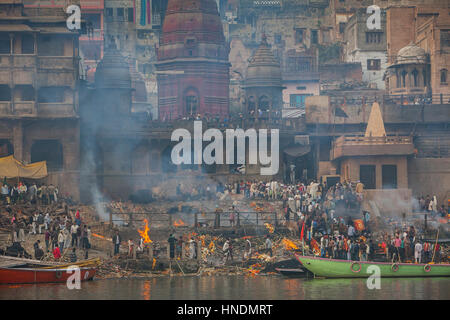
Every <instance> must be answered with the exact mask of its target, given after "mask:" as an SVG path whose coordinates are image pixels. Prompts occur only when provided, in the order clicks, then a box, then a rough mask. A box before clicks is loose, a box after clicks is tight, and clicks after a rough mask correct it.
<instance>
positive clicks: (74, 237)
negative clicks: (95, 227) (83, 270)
mask: <svg viewBox="0 0 450 320" xmlns="http://www.w3.org/2000/svg"><path fill="white" fill-rule="evenodd" d="M77 231H78V225H77V224H76V223H74V224H73V225H72V227H70V233H71V234H72V243H71V246H72V247H73V245H74V244H75V246H77V247H78V236H77Z"/></svg>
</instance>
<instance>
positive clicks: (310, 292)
mask: <svg viewBox="0 0 450 320" xmlns="http://www.w3.org/2000/svg"><path fill="white" fill-rule="evenodd" d="M366 281H367V280H366V279H309V280H307V279H290V278H285V277H281V276H256V277H249V276H209V277H208V276H205V277H172V278H169V277H164V278H161V277H160V278H149V279H131V280H130V279H109V280H94V281H89V282H82V284H81V289H79V290H76V289H74V290H69V289H68V288H67V286H66V285H65V284H40V285H2V286H0V299H13V300H16V299H17V300H18V299H32V300H34V299H50V300H58V299H64V300H65V299H94V300H98V299H101V300H103V299H114V300H116V299H121V300H122V299H133V300H136V299H144V300H145V299H163V300H173V299H175V300H176V299H186V300H226V299H233V300H235V299H250V300H253V299H256V300H271V299H277V300H278V299H281V300H285V299H296V300H303V299H354V300H357V299H388V300H391V299H394V300H398V299H408V300H409V299H426V300H428V299H438V300H442V299H443V300H448V299H450V278H405V279H381V288H380V289H368V287H367V284H366Z"/></svg>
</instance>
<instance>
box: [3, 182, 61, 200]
mask: <svg viewBox="0 0 450 320" xmlns="http://www.w3.org/2000/svg"><path fill="white" fill-rule="evenodd" d="M58 193H59V191H58V187H56V186H54V185H53V184H50V185H45V184H41V185H37V184H36V182H32V183H30V184H27V183H25V182H19V183H18V184H14V185H9V184H8V183H7V182H6V181H4V182H3V184H2V187H1V201H2V203H3V204H4V205H14V204H19V203H24V202H30V203H32V204H39V205H48V204H51V203H55V202H57V201H58Z"/></svg>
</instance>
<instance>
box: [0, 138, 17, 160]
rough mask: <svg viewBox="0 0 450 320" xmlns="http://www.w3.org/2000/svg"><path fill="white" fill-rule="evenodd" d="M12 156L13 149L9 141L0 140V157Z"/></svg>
mask: <svg viewBox="0 0 450 320" xmlns="http://www.w3.org/2000/svg"><path fill="white" fill-rule="evenodd" d="M13 154H14V147H13V145H12V144H11V142H10V141H9V140H4V139H2V140H0V157H7V156H10V155H13Z"/></svg>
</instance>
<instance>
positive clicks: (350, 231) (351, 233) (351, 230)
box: [347, 225, 355, 238]
mask: <svg viewBox="0 0 450 320" xmlns="http://www.w3.org/2000/svg"><path fill="white" fill-rule="evenodd" d="M347 233H348V237H349V238H353V237H354V236H355V228H354V227H353V226H352V225H351V226H349V227H348V232H347Z"/></svg>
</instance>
